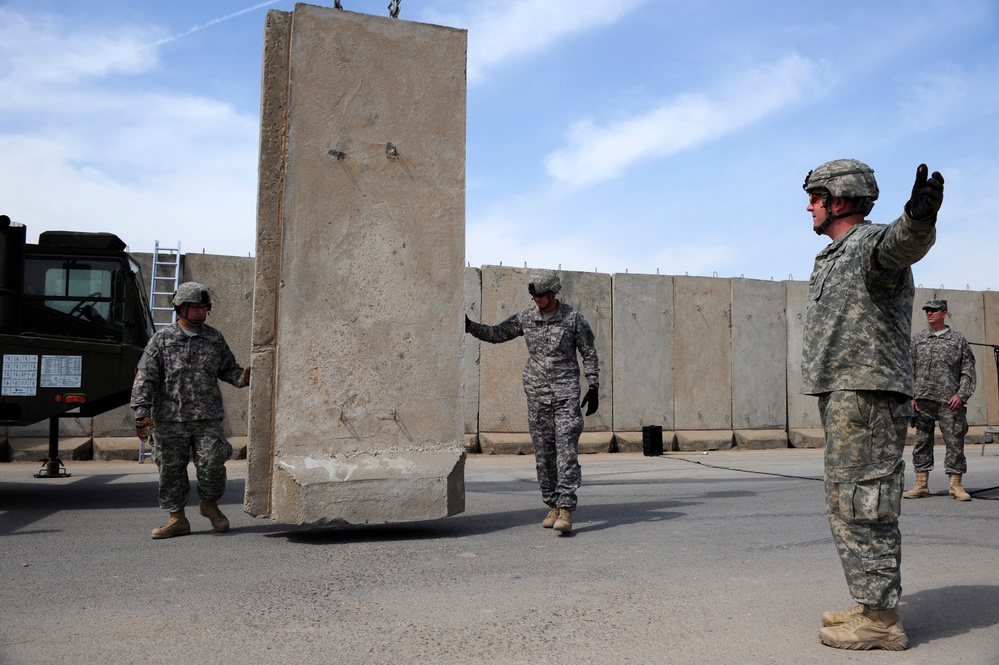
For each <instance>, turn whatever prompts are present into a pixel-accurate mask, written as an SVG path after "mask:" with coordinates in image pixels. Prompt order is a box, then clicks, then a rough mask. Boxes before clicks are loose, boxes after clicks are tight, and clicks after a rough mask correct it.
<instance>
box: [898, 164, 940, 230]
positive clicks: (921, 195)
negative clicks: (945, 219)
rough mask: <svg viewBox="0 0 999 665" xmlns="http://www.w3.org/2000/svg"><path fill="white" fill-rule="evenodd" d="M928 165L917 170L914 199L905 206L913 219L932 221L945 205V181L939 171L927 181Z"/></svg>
mask: <svg viewBox="0 0 999 665" xmlns="http://www.w3.org/2000/svg"><path fill="white" fill-rule="evenodd" d="M926 171H927V168H926V164H920V165H919V167H918V168H917V169H916V182H915V183H914V184H913V185H912V197H911V198H910V199H909V202H908V203H906V204H905V212H906V214H908V215H909V217H912V218H913V219H930V218H931V217H934V216H936V214H937V211H939V210H940V206H941V205H942V204H943V190H944V179H943V176H942V175H940V172H939V171H934V172H933V175H932V176H931V177H930V179H929V180H927V179H926Z"/></svg>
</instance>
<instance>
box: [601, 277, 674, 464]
mask: <svg viewBox="0 0 999 665" xmlns="http://www.w3.org/2000/svg"><path fill="white" fill-rule="evenodd" d="M613 280H614V282H613V286H614V297H613V321H612V327H613V334H612V338H613V349H614V350H613V363H614V381H613V396H614V403H613V407H614V431H615V432H621V433H623V432H635V433H637V436H638V439H637V440H638V443H639V447H638V450H639V451H641V441H642V437H641V432H642V428H643V427H645V426H646V425H659V426H660V427H662V428H663V429H664V430H672V429H673V278H672V277H671V276H667V275H632V274H627V273H625V274H622V273H617V274H615V275H613ZM603 383H604V384H605V385H606V381H604V382H603ZM633 438H634V437H625V440H626V441H628V442H630V441H632V440H633Z"/></svg>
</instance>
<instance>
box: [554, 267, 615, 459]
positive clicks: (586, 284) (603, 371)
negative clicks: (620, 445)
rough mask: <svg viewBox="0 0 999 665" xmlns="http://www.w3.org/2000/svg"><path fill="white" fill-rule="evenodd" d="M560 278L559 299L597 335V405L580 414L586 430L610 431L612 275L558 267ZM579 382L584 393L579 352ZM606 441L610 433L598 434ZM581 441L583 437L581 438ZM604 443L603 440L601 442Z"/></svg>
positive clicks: (612, 380)
mask: <svg viewBox="0 0 999 665" xmlns="http://www.w3.org/2000/svg"><path fill="white" fill-rule="evenodd" d="M559 276H560V279H561V281H562V292H561V293H560V294H559V295H560V297H561V299H562V300H564V301H565V302H566V303H568V304H570V305H572V306H573V307H575V308H576V309H578V310H579V311H580V312H582V314H583V316H584V317H586V321H587V322H588V323H589V324H590V327H591V328H592V329H593V335H594V337H595V338H596V347H597V358H598V359H599V361H600V363H599V367H600V390H599V396H600V408H599V409H598V410H597V412H596V413H594V414H593V415H592V416H586V415H584V416H583V420H584V422H585V428H586V431H587V432H611V431H613V428H614V418H613V414H614V409H613V405H614V354H613V351H612V349H613V348H614V346H613V340H614V337H613V332H612V331H613V326H612V324H611V276H610V275H608V274H606V273H597V272H575V271H569V270H565V271H559ZM576 359H577V360H578V361H579V386H580V390H581V391H582V393H583V394H585V393H586V388H587V386H586V377H585V376H584V375H583V359H582V356H580V355H579V354H578V353H577V354H576ZM598 439H599V440H600V441H601V442H602V441H604V440H606V441H607V442H608V445H609V442H610V440H611V437H598ZM580 445H582V439H580ZM600 445H601V446H602V445H603V444H602V443H601V444H600Z"/></svg>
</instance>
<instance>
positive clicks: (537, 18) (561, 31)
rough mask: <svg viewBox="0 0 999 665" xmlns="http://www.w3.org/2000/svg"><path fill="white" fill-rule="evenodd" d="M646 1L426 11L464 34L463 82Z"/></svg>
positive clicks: (515, 2)
mask: <svg viewBox="0 0 999 665" xmlns="http://www.w3.org/2000/svg"><path fill="white" fill-rule="evenodd" d="M646 2H648V0H614V2H606V1H605V0H576V1H575V2H571V3H567V2H555V1H552V0H475V2H469V3H468V4H467V5H465V7H466V8H467V11H468V14H467V15H463V16H453V15H450V16H447V15H444V14H442V13H428V14H427V15H428V16H429V17H430V18H431V20H433V21H434V22H439V23H442V24H445V25H458V26H462V27H464V28H466V29H467V30H468V81H469V82H470V83H475V82H479V81H481V80H482V79H483V78H484V77H485V72H486V71H487V70H489V69H492V68H495V67H499V66H501V65H502V64H503V63H505V62H508V61H510V60H520V59H524V58H526V57H528V56H531V55H534V54H537V53H540V52H542V51H544V50H546V49H548V48H549V47H551V46H552V45H553V44H555V43H556V42H557V41H559V40H560V39H563V38H566V37H568V36H571V35H574V34H579V33H583V32H587V31H589V30H593V29H595V28H599V27H600V26H604V25H610V24H612V23H614V22H616V21H618V20H619V19H621V18H622V17H623V16H625V15H627V14H628V13H630V12H631V11H633V10H634V9H636V8H637V7H639V6H641V5H642V4H645V3H646Z"/></svg>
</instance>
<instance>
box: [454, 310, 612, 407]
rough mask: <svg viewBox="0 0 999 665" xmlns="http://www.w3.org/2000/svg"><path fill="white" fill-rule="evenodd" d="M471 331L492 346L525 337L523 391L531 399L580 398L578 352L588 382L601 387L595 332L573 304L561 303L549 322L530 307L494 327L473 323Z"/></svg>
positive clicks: (544, 400)
mask: <svg viewBox="0 0 999 665" xmlns="http://www.w3.org/2000/svg"><path fill="white" fill-rule="evenodd" d="M468 332H469V333H470V334H471V335H473V336H474V337H477V338H478V339H481V340H482V341H484V342H489V343H491V344H499V343H500V342H508V341H510V340H511V339H514V338H515V337H520V336H521V335H523V336H524V341H525V342H526V343H527V352H528V354H529V355H528V358H527V364H526V365H524V371H523V377H524V392H525V393H527V396H528V397H529V398H531V399H536V400H539V401H542V402H550V401H551V400H552V399H576V400H578V399H579V363H578V361H577V360H576V351H577V350H578V351H579V353H580V355H582V356H583V372H584V374H585V375H586V380H587V382H589V384H590V385H591V386H598V385H599V383H598V380H599V375H600V370H599V367H598V362H597V349H596V346H594V337H593V330H592V329H591V328H590V324H589V323H587V322H586V319H585V318H583V315H582V314H580V313H579V311H578V310H577V309H575V308H574V307H572V306H571V305H566V304H565V303H563V302H559V304H558V309H557V310H556V311H555V312H554V313H553V315H552V317H551V318H549V319H548V320H547V321H546V320H544V319H543V318H542V317H541V310H539V309H538V308H537V307H531V308H528V309H525V310H524V311H522V312H519V313H517V314H514V315H513V316H511V317H510V318H508V319H506V320H505V321H503V322H502V323H499V324H497V325H495V326H487V325H483V324H481V323H476V322H474V321H473V322H472V324H471V327H470V328H469V331H468Z"/></svg>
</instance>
